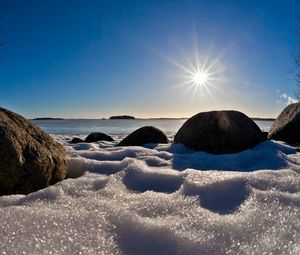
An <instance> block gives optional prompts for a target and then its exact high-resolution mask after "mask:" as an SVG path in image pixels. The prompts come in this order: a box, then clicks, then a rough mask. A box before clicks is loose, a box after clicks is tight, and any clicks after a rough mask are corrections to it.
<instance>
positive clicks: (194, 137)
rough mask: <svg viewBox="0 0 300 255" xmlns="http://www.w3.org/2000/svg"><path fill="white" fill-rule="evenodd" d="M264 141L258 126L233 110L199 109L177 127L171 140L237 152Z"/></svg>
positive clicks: (212, 150) (218, 151) (198, 147)
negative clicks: (209, 110) (205, 110)
mask: <svg viewBox="0 0 300 255" xmlns="http://www.w3.org/2000/svg"><path fill="white" fill-rule="evenodd" d="M263 140H264V137H263V134H262V132H261V130H260V128H259V127H258V126H257V125H256V124H255V122H254V121H253V120H251V119H250V118H249V117H247V116H246V115H245V114H243V113H241V112H237V111H212V112H201V113H198V114H196V115H195V116H193V117H191V118H190V119H188V120H187V121H186V122H185V123H184V124H183V125H182V127H181V128H180V129H179V131H178V132H177V134H176V135H175V138H174V143H183V144H185V145H186V146H187V147H189V148H191V149H194V150H198V151H205V152H208V153H214V154H224V153H237V152H240V151H243V150H246V149H250V148H252V147H254V146H255V145H257V144H258V143H260V142H262V141H263Z"/></svg>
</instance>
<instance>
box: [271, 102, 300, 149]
mask: <svg viewBox="0 0 300 255" xmlns="http://www.w3.org/2000/svg"><path fill="white" fill-rule="evenodd" d="M268 138H269V139H273V140H280V141H284V142H287V143H291V144H297V145H299V144H300V103H295V104H291V105H289V106H287V107H286V108H285V109H284V110H283V111H282V112H281V113H280V115H279V116H278V118H277V119H276V120H275V121H274V123H273V125H272V127H271V129H270V131H269V135H268Z"/></svg>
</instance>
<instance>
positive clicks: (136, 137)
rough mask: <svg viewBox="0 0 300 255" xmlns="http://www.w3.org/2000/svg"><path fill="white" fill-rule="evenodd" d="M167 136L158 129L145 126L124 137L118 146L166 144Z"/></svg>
mask: <svg viewBox="0 0 300 255" xmlns="http://www.w3.org/2000/svg"><path fill="white" fill-rule="evenodd" d="M168 142H169V140H168V138H167V136H166V135H165V134H164V133H163V132H162V131H161V130H159V129H158V128H156V127H152V126H146V127H142V128H139V129H137V130H135V131H134V132H132V133H131V134H130V135H128V136H127V137H125V138H124V139H123V140H122V141H121V142H120V143H119V144H118V146H142V145H144V144H147V143H168Z"/></svg>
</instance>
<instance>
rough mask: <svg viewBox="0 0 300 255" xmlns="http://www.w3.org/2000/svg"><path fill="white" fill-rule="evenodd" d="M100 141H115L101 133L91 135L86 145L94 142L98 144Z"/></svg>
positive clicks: (86, 139) (86, 140)
mask: <svg viewBox="0 0 300 255" xmlns="http://www.w3.org/2000/svg"><path fill="white" fill-rule="evenodd" d="M98 141H108V142H113V141H114V139H112V138H111V137H110V136H108V135H106V134H103V133H100V132H94V133H91V134H89V135H88V136H87V137H86V138H85V142H86V143H93V142H98Z"/></svg>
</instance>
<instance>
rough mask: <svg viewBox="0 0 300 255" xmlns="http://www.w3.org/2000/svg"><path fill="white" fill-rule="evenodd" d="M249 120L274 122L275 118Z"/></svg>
mask: <svg viewBox="0 0 300 255" xmlns="http://www.w3.org/2000/svg"><path fill="white" fill-rule="evenodd" d="M251 119H252V120H256V121H274V120H275V118H257V117H254V118H251Z"/></svg>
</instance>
